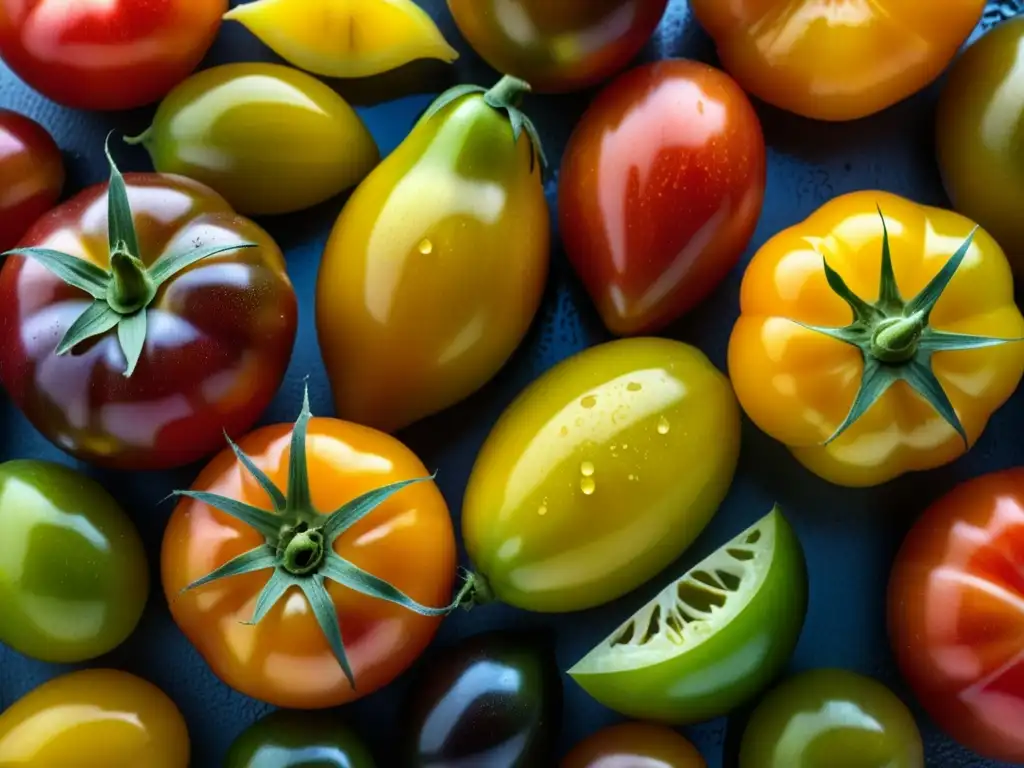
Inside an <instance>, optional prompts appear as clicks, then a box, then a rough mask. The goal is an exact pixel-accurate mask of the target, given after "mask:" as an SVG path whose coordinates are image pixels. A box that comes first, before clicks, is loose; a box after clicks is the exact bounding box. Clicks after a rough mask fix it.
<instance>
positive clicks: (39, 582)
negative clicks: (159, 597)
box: [0, 461, 149, 663]
mask: <svg viewBox="0 0 1024 768" xmlns="http://www.w3.org/2000/svg"><path fill="white" fill-rule="evenodd" d="M148 595H149V567H148V565H147V562H146V555H145V553H144V551H143V548H142V541H141V540H140V538H139V534H138V532H137V531H136V530H135V527H134V526H133V525H132V522H131V521H130V520H129V519H128V517H127V515H125V513H124V512H123V511H122V510H121V508H120V507H119V506H118V504H117V502H116V501H114V499H113V498H111V496H110V495H109V494H108V493H107V492H106V491H105V490H103V488H101V487H100V485H99V484H98V483H96V482H95V481H93V480H90V479H89V478H87V477H85V476H83V475H81V474H79V473H77V472H75V471H74V470H71V469H68V468H67V467H63V466H60V465H58V464H50V463H47V462H42V461H9V462H6V463H4V464H0V616H2V617H3V621H2V622H0V642H3V643H6V644H7V645H9V646H11V647H12V648H14V649H15V650H16V651H19V652H21V653H24V654H26V655H28V656H32V657H34V658H37V659H42V660H43V661H52V662H64V663H71V662H79V661H86V660H88V659H94V658H96V657H97V656H101V655H103V654H105V653H108V652H109V651H112V650H113V649H114V648H116V647H117V646H119V645H120V644H121V643H122V642H124V640H126V639H127V637H128V636H129V635H130V634H131V633H132V632H133V631H134V629H135V627H136V625H137V624H138V623H139V618H140V617H141V616H142V609H143V608H144V607H145V604H146V598H147V597H148Z"/></svg>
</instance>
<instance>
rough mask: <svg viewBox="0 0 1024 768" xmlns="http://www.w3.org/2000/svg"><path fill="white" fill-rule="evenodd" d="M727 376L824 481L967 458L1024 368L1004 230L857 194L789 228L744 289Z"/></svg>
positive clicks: (893, 473) (881, 477)
mask: <svg viewBox="0 0 1024 768" xmlns="http://www.w3.org/2000/svg"><path fill="white" fill-rule="evenodd" d="M740 310H741V313H742V314H741V316H740V318H739V320H738V321H737V323H736V326H735V328H734V329H733V332H732V338H731V340H730V342H729V373H730V375H731V377H732V382H733V386H734V387H735V388H736V394H737V396H738V397H739V400H740V404H741V405H742V406H743V408H744V409H745V410H746V412H747V415H749V416H750V418H751V419H752V420H753V421H754V423H755V424H757V426H758V427H760V428H761V429H763V430H764V431H765V432H767V433H768V434H769V435H771V436H772V437H774V438H775V439H776V440H779V441H781V442H782V443H784V444H785V445H787V446H788V447H789V448H790V450H791V451H792V452H793V455H794V456H796V458H797V459H798V460H799V461H800V462H801V463H802V464H804V465H805V466H807V467H808V468H809V469H810V470H811V471H812V472H814V473H815V474H817V475H820V476H821V477H823V478H825V479H826V480H829V481H830V482H833V483H837V484H839V485H848V486H865V485H876V484H878V483H882V482H885V481H887V480H890V479H892V478H894V477H897V476H899V475H902V474H903V473H905V472H910V471H913V470H922V469H931V468H934V467H939V466H942V465H943V464H947V463H949V462H951V461H953V460H954V459H956V458H957V457H959V456H960V455H962V454H963V453H964V452H965V451H966V450H967V448H968V447H969V446H970V445H973V444H974V442H975V441H976V440H977V439H978V437H979V436H980V435H981V433H982V430H983V429H984V428H985V424H986V423H987V422H988V419H989V416H991V415H992V413H993V411H995V410H996V409H997V408H999V407H1000V406H1001V405H1002V404H1003V403H1004V402H1005V401H1006V399H1007V398H1008V397H1009V396H1010V395H1011V394H1012V393H1013V391H1014V390H1015V389H1016V388H1017V385H1018V383H1019V382H1020V379H1021V374H1022V373H1024V345H1021V344H1017V343H1007V342H1009V341H1011V340H1015V339H1018V338H1020V337H1021V336H1024V318H1022V317H1021V313H1020V311H1019V310H1018V309H1017V306H1016V304H1014V299H1013V278H1012V277H1011V274H1010V265H1009V264H1008V262H1007V260H1006V256H1004V255H1003V252H1002V250H1001V249H1000V248H999V246H998V245H997V244H996V242H995V241H994V240H993V239H992V237H991V236H990V235H989V234H988V233H987V232H985V231H984V230H982V229H978V230H975V225H974V222H972V221H970V220H968V219H966V218H964V217H963V216H960V215H959V214H956V213H953V212H951V211H944V210H940V209H938V208H931V207H928V206H923V205H918V204H917V203H913V202H911V201H910V200H906V199H904V198H901V197H897V196H896V195H892V194H889V193H887V192H874V191H865V192H854V193H851V194H847V195H843V196H841V197H837V198H835V199H834V200H832V201H831V202H828V203H826V204H825V205H824V206H822V207H821V208H820V209H818V211H817V212H815V213H814V214H813V215H812V216H810V217H809V218H808V219H806V220H805V221H804V222H802V223H800V224H797V225H795V226H793V227H791V228H789V229H786V230H784V231H783V232H780V233H779V234H778V235H776V236H775V237H773V238H772V239H771V240H769V241H768V242H767V243H766V244H765V245H764V247H763V248H761V250H760V251H758V253H757V254H756V255H755V256H754V258H753V260H752V261H751V262H750V265H749V266H748V268H747V272H746V274H745V275H744V277H743V284H742V287H741V289H740Z"/></svg>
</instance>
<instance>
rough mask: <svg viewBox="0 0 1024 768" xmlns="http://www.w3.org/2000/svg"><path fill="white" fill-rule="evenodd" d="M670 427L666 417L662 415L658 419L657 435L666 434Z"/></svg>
mask: <svg viewBox="0 0 1024 768" xmlns="http://www.w3.org/2000/svg"><path fill="white" fill-rule="evenodd" d="M671 428H672V427H671V425H669V423H668V419H666V418H665V417H664V416H662V417H661V418H660V419H658V434H659V435H667V434H668V431H669V430H670V429H671Z"/></svg>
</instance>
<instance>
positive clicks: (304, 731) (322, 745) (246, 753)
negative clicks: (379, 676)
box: [224, 710, 374, 768]
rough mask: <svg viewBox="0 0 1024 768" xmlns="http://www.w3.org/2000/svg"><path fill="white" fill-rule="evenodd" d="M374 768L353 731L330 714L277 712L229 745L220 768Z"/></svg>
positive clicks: (364, 748)
mask: <svg viewBox="0 0 1024 768" xmlns="http://www.w3.org/2000/svg"><path fill="white" fill-rule="evenodd" d="M303 766H310V767H314V766H315V768H374V762H373V757H371V756H370V751H369V750H368V749H367V748H366V745H365V744H363V742H362V741H361V740H360V738H359V736H358V735H357V734H356V732H355V731H354V730H352V729H351V728H348V727H346V726H345V725H343V724H342V723H341V722H339V721H338V720H337V718H336V716H334V715H329V714H326V713H321V712H290V711H287V710H278V711H276V712H273V713H271V714H269V715H267V716H266V717H263V718H261V719H260V720H259V721H257V722H256V723H254V724H253V725H251V726H250V727H249V728H247V729H246V730H245V731H244V732H243V733H242V735H241V736H239V737H238V738H237V739H236V740H235V743H234V744H232V745H231V751H230V752H229V753H228V757H227V762H226V763H225V765H224V768H302V767H303Z"/></svg>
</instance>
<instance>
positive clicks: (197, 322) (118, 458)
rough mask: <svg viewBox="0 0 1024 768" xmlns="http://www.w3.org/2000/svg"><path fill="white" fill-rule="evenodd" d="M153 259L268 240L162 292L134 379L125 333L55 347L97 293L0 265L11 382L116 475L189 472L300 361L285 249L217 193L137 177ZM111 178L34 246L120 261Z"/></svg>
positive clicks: (44, 221) (71, 448)
mask: <svg viewBox="0 0 1024 768" xmlns="http://www.w3.org/2000/svg"><path fill="white" fill-rule="evenodd" d="M125 178H126V179H127V183H128V197H129V201H130V204H131V208H132V212H133V214H134V218H135V223H136V227H137V229H138V236H139V243H140V248H141V254H140V258H141V259H142V260H143V261H144V262H145V263H146V264H151V263H152V262H154V261H155V260H156V259H157V258H158V257H159V256H160V255H161V254H162V253H164V252H166V251H168V250H171V249H177V250H180V249H182V248H186V247H192V246H194V245H195V244H197V243H198V244H202V245H208V244H225V245H228V244H231V243H243V242H249V243H255V244H256V245H257V247H255V248H246V249H239V250H235V251H230V252H227V253H224V254H222V255H219V256H216V257H213V258H209V259H205V260H203V261H200V262H198V263H197V264H195V265H193V266H192V267H190V268H188V269H187V270H186V271H184V272H181V273H180V274H178V275H176V276H175V277H174V278H172V279H171V280H170V281H168V282H167V283H165V284H163V285H162V286H161V287H160V290H159V292H158V293H157V296H156V298H155V300H154V301H153V303H152V304H151V305H150V307H149V309H148V310H147V312H148V332H147V339H146V345H145V349H144V351H143V353H142V357H141V359H140V361H139V364H138V367H137V368H136V370H135V372H134V373H133V374H132V375H131V376H130V377H126V376H125V375H124V370H125V358H124V354H123V353H122V351H121V347H120V345H119V343H118V339H117V334H116V333H115V332H108V333H107V334H105V335H103V336H102V337H99V339H98V340H97V341H94V342H93V341H90V342H86V343H84V344H81V345H79V346H78V347H76V348H75V349H74V350H72V351H71V352H70V353H69V354H66V355H57V354H55V349H56V347H57V344H58V342H59V341H60V340H61V338H62V337H63V336H64V334H65V332H66V331H67V329H68V328H69V327H70V326H71V324H72V323H73V322H74V321H75V320H76V319H77V318H78V316H79V315H80V314H81V313H82V312H83V311H84V310H85V308H86V307H87V306H88V305H89V303H90V301H91V297H89V296H87V295H86V294H85V293H83V292H82V291H80V290H78V289H76V288H72V287H70V286H68V285H67V284H65V283H64V282H63V281H62V280H61V279H60V278H59V277H57V276H56V275H54V274H53V273H51V272H50V271H49V270H47V269H46V268H45V267H43V266H41V265H40V264H38V263H37V262H35V261H34V260H32V259H29V258H27V257H24V256H10V257H8V258H7V259H5V261H4V264H3V267H2V268H0V382H2V383H3V385H4V387H5V388H6V389H7V391H8V393H9V394H10V396H11V399H12V400H13V401H14V402H15V403H16V404H17V405H18V407H19V408H21V410H22V411H23V412H24V413H25V415H26V416H27V417H28V419H29V421H31V422H32V424H33V425H34V426H35V427H36V429H38V430H39V431H40V432H42V433H43V434H44V435H45V436H46V437H48V438H49V439H50V440H51V441H53V443H54V444H56V445H57V446H58V447H59V448H62V449H63V450H65V451H67V452H68V453H70V454H72V455H74V456H76V457H77V458H79V459H82V460H84V461H88V462H89V463H91V464H97V465H100V466H106V467H112V468H116V469H161V468H168V467H175V466H182V465H184V464H188V463H189V462H192V461H195V460H197V459H199V458H202V457H203V456H205V455H208V454H210V453H212V452H213V451H215V450H218V449H219V448H220V447H222V446H223V444H224V443H223V439H224V437H223V433H224V430H227V432H228V433H229V434H232V435H238V434H242V433H243V432H245V430H247V429H249V428H250V427H251V426H252V425H253V424H254V423H255V422H256V420H257V419H258V418H259V417H260V415H262V413H263V411H264V410H265V409H266V407H267V406H268V405H269V404H270V401H271V399H272V398H273V396H274V394H275V393H276V391H277V389H278V387H279V386H280V383H281V380H282V378H283V377H284V373H285V370H286V368H287V366H288V361H289V359H290V357H291V352H292V345H293V343H294V340H295V329H296V324H297V314H298V310H297V301H296V298H295V292H294V289H293V288H292V285H291V282H290V281H289V279H288V275H287V273H286V271H285V263H284V256H283V255H282V253H281V250H280V249H279V248H278V247H277V245H276V244H275V243H274V241H273V240H272V239H271V237H270V235H268V234H267V233H266V232H265V231H264V230H263V229H261V228H260V227H259V226H257V225H256V224H254V223H253V222H251V221H249V220H248V219H244V218H242V217H241V216H238V215H237V214H235V213H234V211H232V210H231V208H230V207H229V206H228V204H227V203H226V202H225V201H224V199H223V198H221V197H220V196H219V195H217V194H216V193H215V192H213V190H211V189H209V188H208V187H205V186H203V185H201V184H199V183H198V182H194V181H190V180H189V179H185V178H183V177H180V176H162V175H159V174H127V175H126V177H125ZM106 189H107V187H106V184H102V185H97V186H94V187H90V188H89V189H87V190H85V191H84V192H82V193H81V194H79V195H77V196H76V197H74V198H73V199H71V200H70V201H68V202H67V203H64V204H63V205H61V206H60V207H59V208H55V209H54V210H53V211H51V212H50V213H48V214H46V215H45V216H43V217H42V218H41V219H40V220H39V221H38V222H37V223H36V224H35V226H33V227H32V229H31V230H29V232H28V233H27V234H26V235H25V237H24V238H23V240H22V245H25V246H29V245H30V246H35V247H41V248H55V249H57V250H62V251H66V252H68V253H70V254H72V255H75V256H78V257H80V258H83V259H85V260H87V261H91V262H93V263H95V264H98V265H99V266H101V267H103V268H104V269H106V268H108V265H109V251H108V237H107V195H106Z"/></svg>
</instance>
